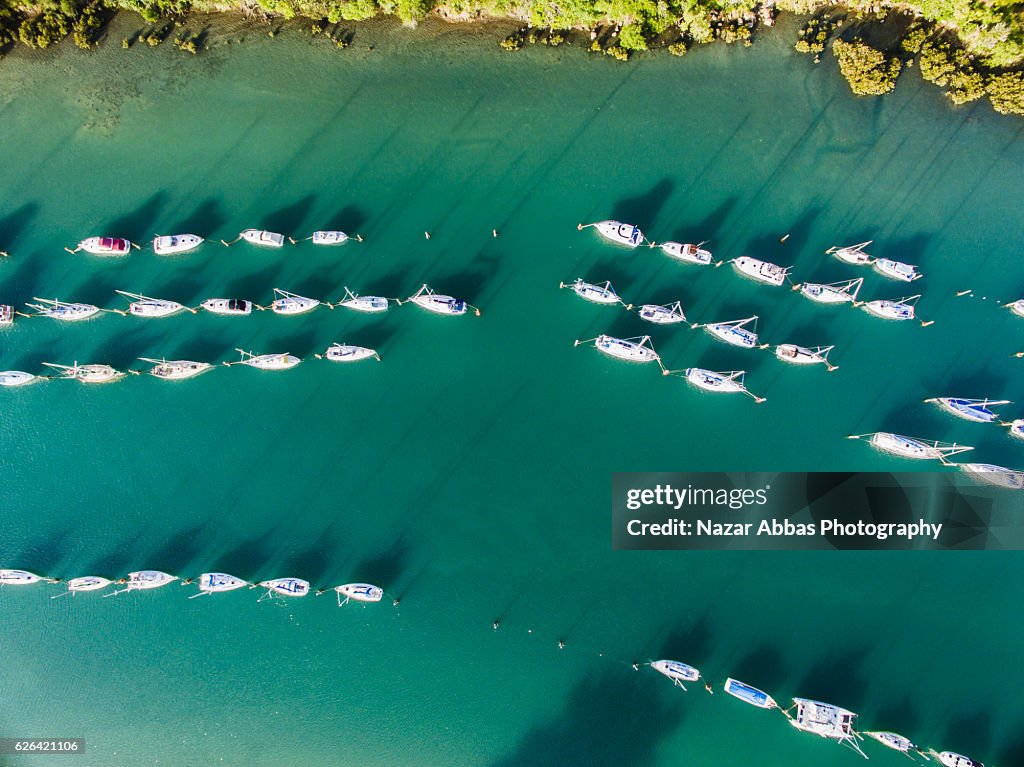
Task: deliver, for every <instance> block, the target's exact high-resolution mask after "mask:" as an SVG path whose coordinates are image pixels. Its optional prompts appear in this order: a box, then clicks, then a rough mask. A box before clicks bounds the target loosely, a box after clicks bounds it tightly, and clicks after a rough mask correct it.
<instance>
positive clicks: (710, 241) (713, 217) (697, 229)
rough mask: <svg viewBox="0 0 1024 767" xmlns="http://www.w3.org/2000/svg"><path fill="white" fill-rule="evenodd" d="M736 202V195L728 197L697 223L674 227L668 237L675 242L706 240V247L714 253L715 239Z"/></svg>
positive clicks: (737, 200)
mask: <svg viewBox="0 0 1024 767" xmlns="http://www.w3.org/2000/svg"><path fill="white" fill-rule="evenodd" d="M738 202H739V198H738V197H736V196H733V197H730V198H728V199H727V200H725V201H724V202H722V203H721V204H719V206H718V207H717V208H715V209H714V210H713V211H711V213H709V214H708V215H707V216H705V217H704V218H703V219H702V220H701V221H699V222H698V223H696V224H692V225H689V224H688V225H685V226H680V227H678V228H677V229H674V230H673V231H672V236H671V238H669V239H671V240H673V241H675V242H693V243H697V242H707V248H708V249H709V250H710V251H711V252H712V253H714V252H715V240H716V239H717V238H718V236H719V235H720V233H721V232H722V231H723V229H724V227H725V222H726V221H728V220H729V216H731V215H732V212H733V209H735V207H736V204H737V203H738Z"/></svg>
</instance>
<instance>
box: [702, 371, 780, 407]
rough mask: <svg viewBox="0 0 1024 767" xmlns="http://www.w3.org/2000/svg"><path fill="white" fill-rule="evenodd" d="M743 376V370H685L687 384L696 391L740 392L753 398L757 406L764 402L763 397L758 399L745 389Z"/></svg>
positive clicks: (744, 372) (744, 374) (744, 373)
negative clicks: (691, 385) (694, 387)
mask: <svg viewBox="0 0 1024 767" xmlns="http://www.w3.org/2000/svg"><path fill="white" fill-rule="evenodd" d="M745 376H746V371H745V370H729V371H726V372H718V371H714V370H705V369H704V368H687V369H686V380H687V382H688V383H691V384H693V385H694V386H696V387H697V388H698V389H703V390H704V391H710V392H721V393H734V392H742V393H743V394H746V395H748V396H750V397H753V398H754V401H755V402H757V403H758V404H760V403H762V402H764V401H765V398H764V397H758V396H756V395H755V394H753V393H752V392H751V391H750V390H749V389H747V387H746V385H745V384H744V382H743V379H744V377H745Z"/></svg>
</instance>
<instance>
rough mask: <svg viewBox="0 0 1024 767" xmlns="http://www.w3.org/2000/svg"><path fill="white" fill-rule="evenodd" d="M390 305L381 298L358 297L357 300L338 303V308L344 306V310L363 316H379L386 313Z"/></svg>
mask: <svg viewBox="0 0 1024 767" xmlns="http://www.w3.org/2000/svg"><path fill="white" fill-rule="evenodd" d="M390 304H391V302H390V301H388V299H386V298H383V297H381V296H359V297H358V298H350V299H348V300H346V301H341V302H339V303H338V306H344V307H345V308H346V309H352V310H353V311H356V312H362V313H363V314H379V313H381V312H386V311H387V310H388V307H389V306H390Z"/></svg>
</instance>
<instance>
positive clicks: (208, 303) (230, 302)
mask: <svg viewBox="0 0 1024 767" xmlns="http://www.w3.org/2000/svg"><path fill="white" fill-rule="evenodd" d="M199 306H200V307H201V308H203V309H205V310H206V311H208V312H210V313H211V314H225V315H242V314H250V313H252V307H253V303H252V301H246V300H245V299H243V298H208V299H206V300H205V301H203V303H201V304H199Z"/></svg>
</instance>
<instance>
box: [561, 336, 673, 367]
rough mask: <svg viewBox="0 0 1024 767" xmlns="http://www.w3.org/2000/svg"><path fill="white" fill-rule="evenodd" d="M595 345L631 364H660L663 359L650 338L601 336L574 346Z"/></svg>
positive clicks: (575, 343)
mask: <svg viewBox="0 0 1024 767" xmlns="http://www.w3.org/2000/svg"><path fill="white" fill-rule="evenodd" d="M591 342H592V343H593V344H594V348H596V349H597V350H598V351H600V352H603V353H605V354H607V355H608V356H609V357H615V358H616V359H620V360H627V361H629V362H655V361H657V362H660V361H661V358H660V357H659V356H658V353H657V352H656V351H654V346H653V345H652V344H651V337H650V336H642V337H641V336H638V337H636V338H615V337H614V336H609V335H603V334H602V335H599V336H598V337H597V338H591V339H589V340H587V341H574V342H573V346H579V345H580V344H586V343H591Z"/></svg>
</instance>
